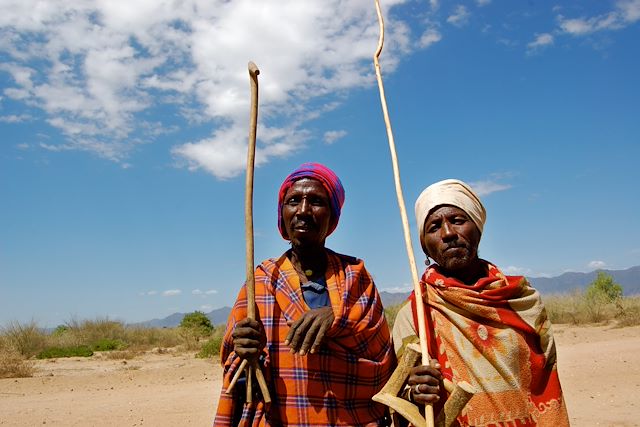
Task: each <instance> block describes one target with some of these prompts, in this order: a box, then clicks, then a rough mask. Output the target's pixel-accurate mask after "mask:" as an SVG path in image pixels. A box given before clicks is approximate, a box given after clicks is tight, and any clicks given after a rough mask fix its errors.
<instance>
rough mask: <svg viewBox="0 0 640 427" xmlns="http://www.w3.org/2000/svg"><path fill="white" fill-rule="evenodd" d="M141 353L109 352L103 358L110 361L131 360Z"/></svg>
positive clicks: (132, 351)
mask: <svg viewBox="0 0 640 427" xmlns="http://www.w3.org/2000/svg"><path fill="white" fill-rule="evenodd" d="M141 354H142V352H140V351H134V350H122V351H109V352H107V353H104V357H105V358H107V359H110V360H131V359H134V358H136V357H138V356H140V355H141Z"/></svg>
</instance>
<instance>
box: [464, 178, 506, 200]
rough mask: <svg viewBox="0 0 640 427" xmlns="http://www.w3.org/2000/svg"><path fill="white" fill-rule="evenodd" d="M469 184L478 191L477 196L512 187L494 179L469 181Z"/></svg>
mask: <svg viewBox="0 0 640 427" xmlns="http://www.w3.org/2000/svg"><path fill="white" fill-rule="evenodd" d="M469 185H470V186H471V188H473V190H474V191H475V192H476V193H478V196H480V197H482V196H487V195H489V194H491V193H496V192H498V191H504V190H508V189H510V188H511V187H512V185H510V184H501V183H499V182H495V181H488V180H487V181H476V182H470V183H469Z"/></svg>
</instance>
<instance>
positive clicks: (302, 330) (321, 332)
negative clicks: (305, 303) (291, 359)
mask: <svg viewBox="0 0 640 427" xmlns="http://www.w3.org/2000/svg"><path fill="white" fill-rule="evenodd" d="M333 320H334V316H333V309H332V308H331V307H320V308H315V309H313V310H309V311H307V312H306V313H304V314H303V315H302V316H300V318H299V319H298V320H296V321H295V322H288V325H289V326H290V327H291V329H290V330H289V333H288V334H287V338H286V339H285V340H284V344H285V345H288V346H289V347H290V348H291V352H292V353H298V354H299V355H300V356H304V355H305V354H307V352H309V353H311V354H313V353H315V352H316V351H317V350H318V348H319V347H320V344H322V341H323V340H324V337H325V334H326V333H327V331H328V330H329V328H330V327H331V325H332V324H333Z"/></svg>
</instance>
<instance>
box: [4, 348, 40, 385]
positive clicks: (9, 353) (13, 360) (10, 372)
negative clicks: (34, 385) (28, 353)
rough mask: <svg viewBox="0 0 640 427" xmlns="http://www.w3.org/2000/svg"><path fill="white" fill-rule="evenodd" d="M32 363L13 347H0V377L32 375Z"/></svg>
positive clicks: (33, 368)
mask: <svg viewBox="0 0 640 427" xmlns="http://www.w3.org/2000/svg"><path fill="white" fill-rule="evenodd" d="M34 372H35V366H34V363H33V362H32V361H30V360H26V359H25V358H24V356H22V355H21V354H20V353H18V352H17V351H15V350H13V349H9V348H5V347H2V348H0V378H26V377H32V376H33V373H34Z"/></svg>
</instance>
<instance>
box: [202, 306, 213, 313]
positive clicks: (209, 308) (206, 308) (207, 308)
mask: <svg viewBox="0 0 640 427" xmlns="http://www.w3.org/2000/svg"><path fill="white" fill-rule="evenodd" d="M200 310H202V311H205V312H206V311H211V310H213V306H212V305H209V304H204V305H201V306H200Z"/></svg>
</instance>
